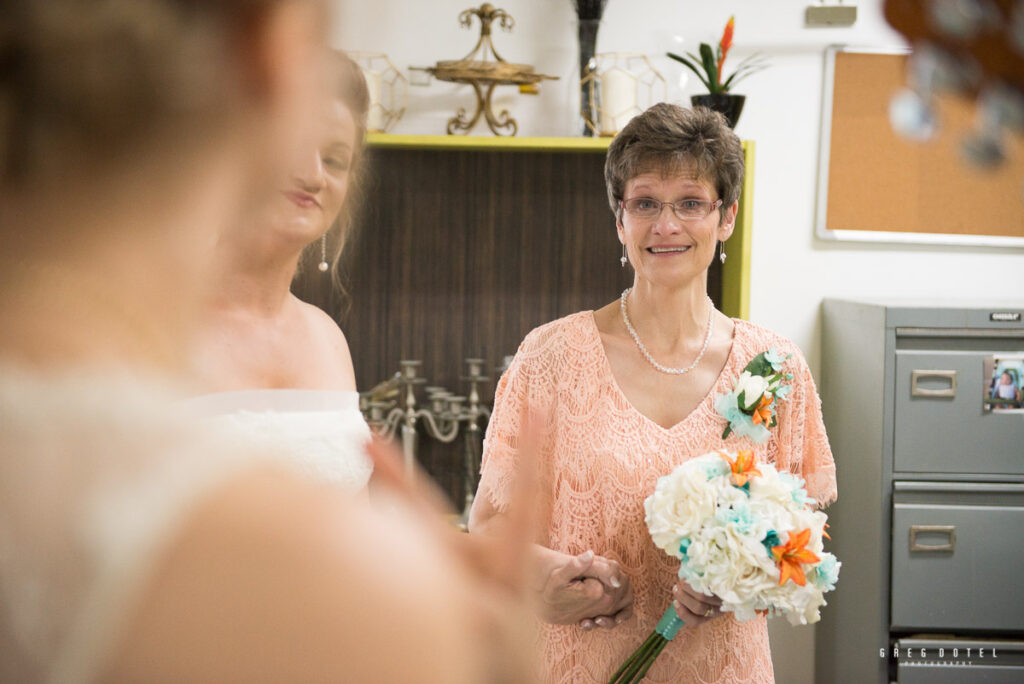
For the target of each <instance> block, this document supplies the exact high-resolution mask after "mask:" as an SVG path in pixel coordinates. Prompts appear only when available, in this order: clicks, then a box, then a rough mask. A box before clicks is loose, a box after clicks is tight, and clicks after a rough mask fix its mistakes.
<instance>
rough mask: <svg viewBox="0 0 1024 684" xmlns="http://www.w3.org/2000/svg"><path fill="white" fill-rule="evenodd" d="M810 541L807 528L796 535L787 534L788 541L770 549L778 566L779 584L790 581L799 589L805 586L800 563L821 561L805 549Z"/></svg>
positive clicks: (805, 579)
mask: <svg viewBox="0 0 1024 684" xmlns="http://www.w3.org/2000/svg"><path fill="white" fill-rule="evenodd" d="M810 539H811V529H810V528H807V529H806V530H803V531H802V532H799V533H797V534H795V535H794V534H793V533H792V532H790V533H789V539H788V540H787V541H786V543H785V544H784V545H782V546H773V547H772V556H774V557H775V562H776V563H777V564H778V566H779V584H785V583H786V580H788V579H791V580H793V581H794V582H796V583H797V584H799V585H800V586H801V587H802V586H804V585H805V584H807V578H806V577H805V576H804V571H803V568H801V567H800V564H801V563H805V564H806V563H817V562H819V561H820V560H821V559H820V558H818V556H816V555H815V554H814V552H812V551H809V550H808V549H807V542H808V541H810Z"/></svg>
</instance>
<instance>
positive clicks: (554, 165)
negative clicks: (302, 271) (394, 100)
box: [296, 148, 721, 501]
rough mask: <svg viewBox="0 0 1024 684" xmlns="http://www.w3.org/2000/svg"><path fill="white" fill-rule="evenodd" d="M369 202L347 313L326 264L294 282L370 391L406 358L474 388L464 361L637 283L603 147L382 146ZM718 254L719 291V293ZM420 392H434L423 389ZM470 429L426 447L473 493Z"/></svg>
mask: <svg viewBox="0 0 1024 684" xmlns="http://www.w3.org/2000/svg"><path fill="white" fill-rule="evenodd" d="M370 153H371V154H370V158H369V164H370V170H369V172H368V177H367V180H366V181H365V194H366V202H365V205H364V207H363V210H362V212H361V215H360V217H359V220H358V221H357V227H356V229H355V231H354V234H353V236H352V238H351V241H350V242H349V244H348V245H347V246H346V250H345V254H344V258H343V262H342V266H343V273H344V279H345V281H346V282H347V288H348V290H349V302H348V309H347V311H346V312H345V313H344V314H340V315H339V302H338V299H337V297H336V296H332V295H331V293H330V288H329V287H327V282H326V281H327V278H324V277H323V274H320V273H319V272H316V271H315V269H313V270H311V271H310V272H309V273H307V274H306V275H305V276H304V277H303V278H301V279H300V281H299V282H298V283H297V286H296V291H297V293H298V294H299V295H300V296H302V297H303V298H305V299H307V300H308V301H311V302H313V303H315V304H317V305H319V306H321V307H323V308H324V309H325V310H327V311H329V312H331V313H332V314H333V315H335V318H337V319H338V320H339V323H340V325H341V327H342V330H344V332H345V335H346V336H347V338H348V342H349V346H350V347H351V350H352V356H353V359H354V361H355V368H356V379H357V382H358V383H359V387H360V389H366V388H369V387H371V386H372V385H374V384H376V383H378V382H380V381H381V380H383V379H385V378H387V377H389V376H391V375H393V374H394V373H395V372H396V371H397V370H398V368H399V366H398V362H399V360H400V359H420V360H422V361H423V375H424V376H425V377H427V378H428V379H429V381H430V384H434V385H443V386H445V387H447V388H449V389H451V390H455V391H457V392H458V393H459V394H464V393H465V390H466V384H465V383H463V382H462V381H460V379H459V378H460V376H461V375H462V374H463V372H464V370H465V365H464V363H463V359H464V358H466V357H482V358H485V359H487V367H488V368H489V376H490V377H491V379H492V381H491V382H490V383H489V384H488V385H487V386H486V387H484V388H483V397H484V400H485V402H486V403H487V404H488V405H490V404H491V403H492V401H493V396H494V379H495V378H494V375H495V374H494V367H495V366H496V365H498V364H500V363H501V361H502V359H503V357H504V356H505V355H511V354H514V353H515V351H516V349H517V347H518V345H519V343H520V341H522V339H523V337H524V336H525V335H526V333H527V332H529V331H530V330H531V329H532V328H534V327H536V326H538V325H540V324H542V323H545V322H547V321H550V320H553V319H555V318H558V317H560V316H564V315H567V314H569V313H572V312H575V311H580V310H582V309H595V308H599V307H601V306H603V305H605V304H607V303H608V302H610V301H612V300H614V299H616V298H617V297H618V296H619V294H620V293H621V292H622V290H623V288H625V287H627V286H628V285H629V284H631V282H632V271H631V270H630V269H628V268H626V269H623V268H622V267H621V266H620V263H619V257H620V256H621V246H620V244H619V242H618V239H617V238H616V236H615V224H614V218H613V216H612V213H611V211H610V210H609V208H608V200H607V196H606V194H605V186H604V175H603V168H604V154H603V153H594V152H568V151H551V152H547V151H545V152H535V151H493V150H488V151H479V150H453V149H447V150H429V149H384V148H372V149H371V150H370ZM718 266H719V265H718V262H717V260H716V261H715V263H714V265H713V268H712V273H711V274H710V276H709V280H710V282H709V289H710V291H711V293H712V297H713V299H714V300H715V301H716V303H718V302H720V301H721V296H720V293H721V275H720V268H719V267H718ZM421 398H422V395H421ZM461 454H462V450H461V437H460V439H459V441H457V442H456V443H455V444H454V445H449V446H442V445H438V444H435V443H432V442H431V440H430V439H429V438H427V437H425V436H423V435H421V437H420V439H419V449H418V452H417V456H418V457H419V459H420V462H421V463H422V464H423V465H424V466H425V467H426V468H427V470H428V472H430V473H431V474H432V475H433V476H434V477H435V478H436V479H437V480H438V482H439V484H441V486H442V488H443V489H444V490H445V491H447V492H448V493H449V494H450V495H451V496H452V497H453V499H454V500H456V501H459V500H461V498H462V495H463V494H462V490H461V487H462V484H461V470H460V468H461V458H462V456H461Z"/></svg>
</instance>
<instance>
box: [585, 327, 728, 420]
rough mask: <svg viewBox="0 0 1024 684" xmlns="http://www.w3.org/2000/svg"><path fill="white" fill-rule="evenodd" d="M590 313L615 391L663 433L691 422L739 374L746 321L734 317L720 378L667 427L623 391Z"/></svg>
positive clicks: (602, 363) (625, 402)
mask: <svg viewBox="0 0 1024 684" xmlns="http://www.w3.org/2000/svg"><path fill="white" fill-rule="evenodd" d="M589 314H590V315H589V316H587V318H588V320H589V322H590V326H591V329H592V331H593V335H594V343H595V344H596V345H597V348H598V350H599V351H600V352H601V365H603V366H604V372H605V375H607V376H608V381H609V382H610V383H611V386H612V387H613V388H614V391H615V393H616V394H618V395H619V397H620V399H621V400H622V403H624V404H625V405H626V406H627V407H629V410H630V411H632V412H633V413H635V414H636V415H638V416H640V418H642V419H643V420H644V421H646V422H648V423H650V424H651V425H653V426H654V427H655V428H657V429H658V430H659V431H661V432H663V433H671V432H675V431H676V429H678V428H679V426H681V425H683V424H685V423H689V422H690V421H691V419H693V417H694V416H695V415H696V414H697V413H699V412H700V411H701V410H703V409H705V408H707V407H708V405H710V404H712V403H713V402H714V399H715V395H717V394H719V393H724V392H725V390H724V389H721V385H722V384H723V383H725V382H726V380H727V379H728V378H730V377H731V376H732V375H738V373H735V372H734V371H733V368H734V367H735V365H736V354H737V353H738V346H739V345H737V341H738V339H739V337H740V334H741V332H740V330H741V328H742V327H743V324H744V322H745V321H742V320H740V319H737V318H733V319H732V322H733V329H732V344H731V345H730V346H729V353H728V354H727V355H726V358H725V365H724V366H723V367H722V370H721V372H719V374H718V378H717V379H716V380H715V382H713V383H712V384H711V387H710V388H709V389H708V392H707V394H706V395H704V398H703V399H701V400H700V402H698V403H697V405H696V406H694V407H693V409H692V410H691V411H690V412H689V413H687V414H686V415H685V416H683V417H682V418H680V419H679V420H678V421H676V423H675V424H673V425H672V426H671V427H665V426H664V425H662V424H661V423H659V422H658V421H656V420H654V419H653V418H651V417H650V416H648V415H647V414H646V413H644V412H642V411H641V410H640V409H638V408H637V407H636V406H634V405H633V402H632V401H630V400H629V397H627V396H626V393H625V392H623V391H622V387H621V386H620V385H619V381H618V379H616V377H615V373H614V372H613V371H612V363H611V361H610V360H609V359H608V350H607V349H605V346H604V341H603V340H602V339H601V329H600V328H598V327H597V319H596V318H594V312H593V311H590V312H589Z"/></svg>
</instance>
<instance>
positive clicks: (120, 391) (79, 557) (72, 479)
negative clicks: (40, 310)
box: [0, 360, 276, 684]
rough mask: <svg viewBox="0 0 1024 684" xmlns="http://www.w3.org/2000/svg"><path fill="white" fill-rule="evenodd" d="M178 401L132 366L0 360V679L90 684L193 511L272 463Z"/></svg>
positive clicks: (176, 393) (176, 392)
mask: <svg viewBox="0 0 1024 684" xmlns="http://www.w3.org/2000/svg"><path fill="white" fill-rule="evenodd" d="M180 396H181V391H180V388H177V387H175V386H174V385H173V384H172V383H170V382H168V381H165V380H161V379H156V378H153V377H142V374H141V373H139V372H138V371H137V370H134V369H123V368H122V369H111V368H104V369H93V370H89V371H84V370H78V371H75V372H69V373H62V374H56V373H45V372H40V371H38V370H35V369H28V368H25V367H23V366H20V365H17V364H10V363H5V362H3V361H2V360H0V682H47V683H49V682H54V683H60V684H65V683H67V684H79V683H81V684H84V683H86V682H91V681H94V680H95V679H96V677H98V676H99V675H100V674H101V670H102V668H103V666H104V665H105V664H106V663H105V661H106V659H107V658H109V657H110V654H111V651H112V650H113V649H114V648H115V647H116V644H117V642H118V640H119V639H120V637H121V635H122V632H123V630H124V629H125V628H126V620H127V619H128V616H129V615H131V614H132V612H133V610H134V608H135V606H136V602H137V601H138V600H139V598H140V594H141V592H142V591H144V590H145V583H146V581H147V579H148V577H149V575H150V574H151V573H152V572H153V569H154V568H153V566H154V564H155V563H156V562H157V560H158V558H159V556H160V554H161V553H162V552H163V551H164V549H165V548H166V546H167V544H169V543H170V541H171V540H172V539H173V538H174V535H175V534H176V533H177V531H178V529H179V528H180V526H181V525H182V524H183V523H184V521H185V520H186V519H187V518H188V516H189V515H191V514H192V512H193V511H194V510H195V508H196V506H197V505H199V504H200V503H201V502H202V501H204V500H205V499H206V498H207V497H209V496H211V495H213V494H214V493H215V492H216V491H217V490H218V489H219V488H220V487H222V486H224V485H225V484H227V483H228V482H229V481H230V480H231V479H232V478H234V477H237V476H239V475H240V474H241V473H242V472H245V471H246V470H248V469H252V468H257V467H260V468H265V467H267V464H268V463H273V462H274V459H275V458H276V457H275V456H273V455H271V454H268V453H266V450H265V449H252V448H249V447H246V448H239V447H238V445H236V444H234V443H233V441H232V440H230V439H227V438H225V437H224V436H223V435H220V434H216V431H213V430H206V429H203V428H202V427H197V426H196V423H195V420H194V418H192V417H191V416H188V415H182V412H181V411H180V410H179V407H180V403H179V400H180Z"/></svg>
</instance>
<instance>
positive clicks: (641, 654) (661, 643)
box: [608, 605, 686, 684]
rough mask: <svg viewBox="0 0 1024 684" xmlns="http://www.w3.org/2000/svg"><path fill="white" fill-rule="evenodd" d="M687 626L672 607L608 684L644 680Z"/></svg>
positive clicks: (629, 683) (628, 683)
mask: <svg viewBox="0 0 1024 684" xmlns="http://www.w3.org/2000/svg"><path fill="white" fill-rule="evenodd" d="M685 624H686V623H685V622H683V619H682V618H681V617H679V615H678V614H677V613H676V609H675V608H674V607H673V606H671V605H670V606H669V607H668V610H666V611H665V614H664V615H662V616H661V619H660V620H658V624H657V625H656V626H655V627H654V631H653V632H651V635H650V636H649V637H647V640H646V641H644V643H642V644H641V645H640V648H638V649H636V650H635V651H633V655H631V656H629V658H627V659H626V662H624V663H622V666H621V667H620V668H619V669H618V670H616V671H615V674H613V675H612V678H611V679H609V680H608V684H632V682H639V681H640V680H641V679H643V678H644V675H646V674H647V671H648V670H649V669H651V665H653V664H654V661H655V660H657V658H658V656H659V655H661V652H662V651H663V650H665V646H666V645H667V644H668V642H670V641H672V639H674V638H675V636H676V634H678V633H679V630H680V629H682V627H683V625H685Z"/></svg>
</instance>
